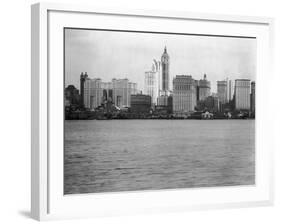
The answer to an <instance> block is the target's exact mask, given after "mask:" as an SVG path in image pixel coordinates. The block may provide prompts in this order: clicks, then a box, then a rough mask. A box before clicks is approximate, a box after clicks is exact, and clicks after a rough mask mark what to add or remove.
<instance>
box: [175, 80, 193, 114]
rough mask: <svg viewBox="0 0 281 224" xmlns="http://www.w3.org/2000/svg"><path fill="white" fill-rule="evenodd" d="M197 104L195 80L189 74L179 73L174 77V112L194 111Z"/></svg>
mask: <svg viewBox="0 0 281 224" xmlns="http://www.w3.org/2000/svg"><path fill="white" fill-rule="evenodd" d="M195 106H196V84H195V80H194V79H193V78H192V76H189V75H177V76H176V77H175V78H174V79H173V113H186V112H190V111H194V108H195Z"/></svg>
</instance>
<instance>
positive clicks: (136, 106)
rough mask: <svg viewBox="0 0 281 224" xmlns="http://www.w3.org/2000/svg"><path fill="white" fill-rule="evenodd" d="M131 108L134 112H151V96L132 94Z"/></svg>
mask: <svg viewBox="0 0 281 224" xmlns="http://www.w3.org/2000/svg"><path fill="white" fill-rule="evenodd" d="M130 110H131V112H132V113H149V112H150V111H151V96H149V95H144V94H132V95H131V108H130Z"/></svg>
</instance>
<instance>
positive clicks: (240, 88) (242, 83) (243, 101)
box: [234, 79, 251, 110]
mask: <svg viewBox="0 0 281 224" xmlns="http://www.w3.org/2000/svg"><path fill="white" fill-rule="evenodd" d="M250 90H251V81H250V80H249V79H236V80H235V90H234V95H235V109H236V110H250V107H251V105H250Z"/></svg>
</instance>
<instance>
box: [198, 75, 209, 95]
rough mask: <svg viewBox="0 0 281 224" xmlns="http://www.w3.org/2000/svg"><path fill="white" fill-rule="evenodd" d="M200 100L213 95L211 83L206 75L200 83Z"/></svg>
mask: <svg viewBox="0 0 281 224" xmlns="http://www.w3.org/2000/svg"><path fill="white" fill-rule="evenodd" d="M197 88H198V100H204V99H206V98H207V97H208V96H210V95H211V83H210V81H208V80H207V76H206V74H204V78H203V79H200V80H199V82H198V87H197Z"/></svg>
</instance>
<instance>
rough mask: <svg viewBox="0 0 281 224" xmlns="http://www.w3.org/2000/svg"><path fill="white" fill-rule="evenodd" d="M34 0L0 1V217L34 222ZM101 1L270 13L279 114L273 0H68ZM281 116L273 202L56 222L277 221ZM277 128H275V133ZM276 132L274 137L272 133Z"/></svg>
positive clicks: (279, 16)
mask: <svg viewBox="0 0 281 224" xmlns="http://www.w3.org/2000/svg"><path fill="white" fill-rule="evenodd" d="M35 2H36V1H32V0H26V1H23V0H6V1H1V7H0V28H1V29H0V33H1V34H0V57H1V60H0V91H1V94H0V96H1V98H0V99H1V101H0V102H1V103H0V105H1V106H0V130H1V135H0V151H1V153H0V220H1V221H0V223H5V224H6V223H23V224H24V223H32V222H34V221H33V220H31V219H30V218H29V208H30V4H32V3H35ZM56 2H71V3H76V2H77V3H78V2H79V4H91V5H97V6H102V7H110V8H114V7H119V8H120V7H121V8H137V9H164V10H181V11H192V12H208V13H222V14H237V15H252V16H270V17H275V18H276V27H275V40H276V41H275V77H273V74H268V77H269V78H271V79H272V88H273V89H275V90H274V95H273V94H272V98H271V99H269V100H270V102H271V105H272V108H271V109H274V113H272V115H273V116H274V115H275V114H278V113H279V115H280V114H281V113H280V112H281V106H280V104H281V100H280V97H281V94H280V87H279V85H280V83H281V78H280V77H281V76H280V67H279V66H278V65H279V63H280V62H279V61H280V58H281V57H280V39H281V7H280V5H279V1H278V0H276V1H274V0H260V1H259V0H230V1H225V0H212V1H208V0H205V1H204V0H194V1H193V0H171V1H164V0H135V1H134V0H131V1H130V0H103V1H98V0H92V1H91V0H80V1H75V0H69V1H66V0H65V1H62V0H57V1H56ZM280 120H281V119H280V117H279V118H278V117H277V116H276V122H275V124H272V133H271V134H272V137H273V139H275V140H274V141H275V161H276V163H275V177H276V181H275V185H276V186H275V188H276V201H275V206H274V207H260V208H243V209H242V208H241V209H224V210H209V211H193V212H186V213H170V214H160V215H159V214H155V215H147V216H128V217H116V218H100V219H96V220H92V219H91V220H89V219H88V220H79V221H77V220H72V221H63V222H61V221H60V222H58V223H78V222H79V223H102V224H105V223H106V224H108V223H114V224H118V223H125V224H126V223H128V224H129V223H130V224H131V223H134V224H139V223H164V224H165V223H216V224H220V223H229V224H231V223H235V224H236V223H270V224H274V223H281V195H280V191H279V190H278V189H281V175H280V173H279V170H281V153H280V150H281V147H280V143H279V141H278V140H279V139H278V137H279V136H280V134H279V133H281V132H280V126H281V122H280ZM278 132H279V133H278ZM274 137H275V138H274Z"/></svg>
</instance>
